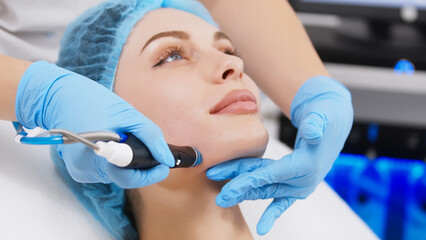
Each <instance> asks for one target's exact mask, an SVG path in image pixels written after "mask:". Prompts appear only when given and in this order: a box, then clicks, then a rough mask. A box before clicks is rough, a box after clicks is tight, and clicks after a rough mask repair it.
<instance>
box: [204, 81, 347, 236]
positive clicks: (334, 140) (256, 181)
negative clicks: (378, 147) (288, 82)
mask: <svg viewBox="0 0 426 240" xmlns="http://www.w3.org/2000/svg"><path fill="white" fill-rule="evenodd" d="M290 113H291V120H292V123H293V125H294V126H295V127H297V128H298V133H297V137H296V142H295V146H294V152H293V153H291V154H289V155H286V156H284V157H283V158H281V159H279V160H270V159H261V158H251V159H237V160H233V161H230V162H225V163H222V164H219V165H217V166H214V167H212V168H211V169H209V170H208V171H207V176H208V177H209V178H210V179H213V180H216V181H221V180H225V179H232V180H231V181H230V182H228V183H227V184H226V185H225V186H224V187H223V188H222V191H221V192H220V193H219V195H218V196H217V198H216V203H217V205H219V206H221V207H231V206H234V205H236V204H238V203H240V202H242V201H244V200H255V199H268V198H273V199H274V200H273V202H272V203H271V204H270V205H269V206H268V208H267V209H266V210H265V212H264V213H263V215H262V217H261V219H260V220H259V223H258V225H257V232H258V234H260V235H264V234H266V233H267V232H269V230H270V229H271V228H272V226H273V224H274V222H275V220H276V219H277V218H279V217H280V216H281V214H282V213H283V212H284V211H285V210H286V209H287V208H288V207H290V206H291V205H292V204H293V202H294V201H295V200H296V199H303V198H306V197H308V196H309V195H310V194H311V193H312V192H313V191H314V190H315V188H316V187H317V186H318V184H319V183H320V182H321V181H322V180H323V179H324V177H325V176H326V174H327V173H328V171H329V170H330V169H331V167H332V165H333V163H334V161H335V160H336V158H337V157H338V155H339V153H340V151H341V150H342V148H343V145H344V143H345V141H346V138H347V137H348V135H349V131H350V129H351V127H352V123H353V108H352V103H351V95H350V93H349V91H348V90H347V89H346V88H345V87H344V86H343V85H342V84H340V83H339V82H337V81H335V80H333V79H331V78H328V77H325V76H319V77H315V78H311V79H309V80H307V81H306V82H305V83H304V84H303V86H302V87H301V88H300V89H299V91H298V92H297V94H296V96H295V98H294V100H293V102H292V105H291V109H290Z"/></svg>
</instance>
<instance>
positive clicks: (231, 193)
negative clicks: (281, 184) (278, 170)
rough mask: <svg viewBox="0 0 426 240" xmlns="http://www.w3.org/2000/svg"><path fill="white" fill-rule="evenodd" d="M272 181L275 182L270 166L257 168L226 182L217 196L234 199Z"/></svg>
mask: <svg viewBox="0 0 426 240" xmlns="http://www.w3.org/2000/svg"><path fill="white" fill-rule="evenodd" d="M274 183H277V182H276V181H275V177H273V176H271V170H270V168H268V167H264V168H259V169H256V170H254V171H253V172H246V173H243V174H241V175H239V176H237V177H235V178H234V179H232V180H231V181H229V182H228V183H226V184H225V186H223V188H222V190H221V192H220V193H219V195H218V197H220V198H222V199H223V200H225V201H227V200H229V199H236V198H238V197H240V196H242V195H244V194H245V193H247V192H249V191H251V190H253V189H256V188H260V187H263V186H267V185H270V184H274Z"/></svg>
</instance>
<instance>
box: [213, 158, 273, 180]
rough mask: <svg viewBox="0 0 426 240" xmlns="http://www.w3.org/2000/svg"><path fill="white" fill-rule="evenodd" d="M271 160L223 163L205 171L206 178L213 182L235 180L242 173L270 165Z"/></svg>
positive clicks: (242, 159)
mask: <svg viewBox="0 0 426 240" xmlns="http://www.w3.org/2000/svg"><path fill="white" fill-rule="evenodd" d="M272 161H274V160H271V159H265V158H240V159H235V160H232V161H227V162H223V163H221V164H218V165H216V166H213V167H211V168H210V169H209V170H207V173H206V175H207V177H208V178H210V179H211V180H214V181H223V180H226V179H232V178H235V177H237V176H239V175H241V174H243V173H246V172H251V171H253V170H255V169H258V168H261V167H264V166H266V165H268V164H270V163H271V162H272Z"/></svg>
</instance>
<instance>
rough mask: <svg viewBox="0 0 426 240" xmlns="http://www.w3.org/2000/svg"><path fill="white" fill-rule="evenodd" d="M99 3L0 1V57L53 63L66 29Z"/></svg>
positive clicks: (88, 0) (92, 0) (91, 0)
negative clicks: (74, 20) (3, 55)
mask: <svg viewBox="0 0 426 240" xmlns="http://www.w3.org/2000/svg"><path fill="white" fill-rule="evenodd" d="M101 1H102V0H38V1H28V0H2V1H1V2H0V54H5V55H8V56H11V57H16V58H20V59H23V60H28V61H37V60H46V61H49V62H56V59H57V55H58V49H59V44H60V40H61V38H62V36H63V32H64V30H65V28H66V26H67V25H68V24H69V23H70V22H71V21H72V20H73V19H75V18H76V17H77V16H78V15H80V14H81V13H82V12H84V11H85V10H86V9H88V8H89V7H91V6H94V5H96V4H98V3H100V2H101Z"/></svg>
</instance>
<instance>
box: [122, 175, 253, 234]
mask: <svg viewBox="0 0 426 240" xmlns="http://www.w3.org/2000/svg"><path fill="white" fill-rule="evenodd" d="M175 171H185V169H173V170H171V171H170V175H173V174H174V173H175ZM186 171H188V170H186ZM177 174H180V173H177ZM170 177H171V179H173V177H174V176H169V178H170ZM167 180H169V179H166V180H165V181H167ZM223 184H224V183H223V182H222V183H217V182H213V181H211V180H209V179H207V177H206V176H205V173H204V172H203V173H200V174H198V175H196V176H194V177H193V178H192V179H189V181H185V184H182V185H180V186H176V185H173V184H172V185H171V186H170V184H161V183H159V184H155V185H151V186H148V187H143V188H139V189H133V190H128V194H129V197H130V199H131V200H130V201H131V205H132V210H133V214H134V216H135V220H136V224H137V229H138V232H139V238H140V239H141V240H147V239H148V240H149V239H159V240H160V239H164V240H166V239H175V240H179V239H182V240H183V239H203V240H209V239H212V240H213V239H214V240H216V239H224V240H226V239H229V240H231V239H232V240H235V239H237V240H238V239H244V240H246V239H253V237H252V236H251V233H250V230H249V228H248V227H247V224H246V222H245V220H244V218H243V216H242V214H241V211H240V208H239V207H238V205H237V206H234V207H231V208H221V207H218V206H217V205H216V204H215V197H216V195H217V194H218V193H219V192H220V189H221V188H222V186H223ZM165 185H166V186H165Z"/></svg>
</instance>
